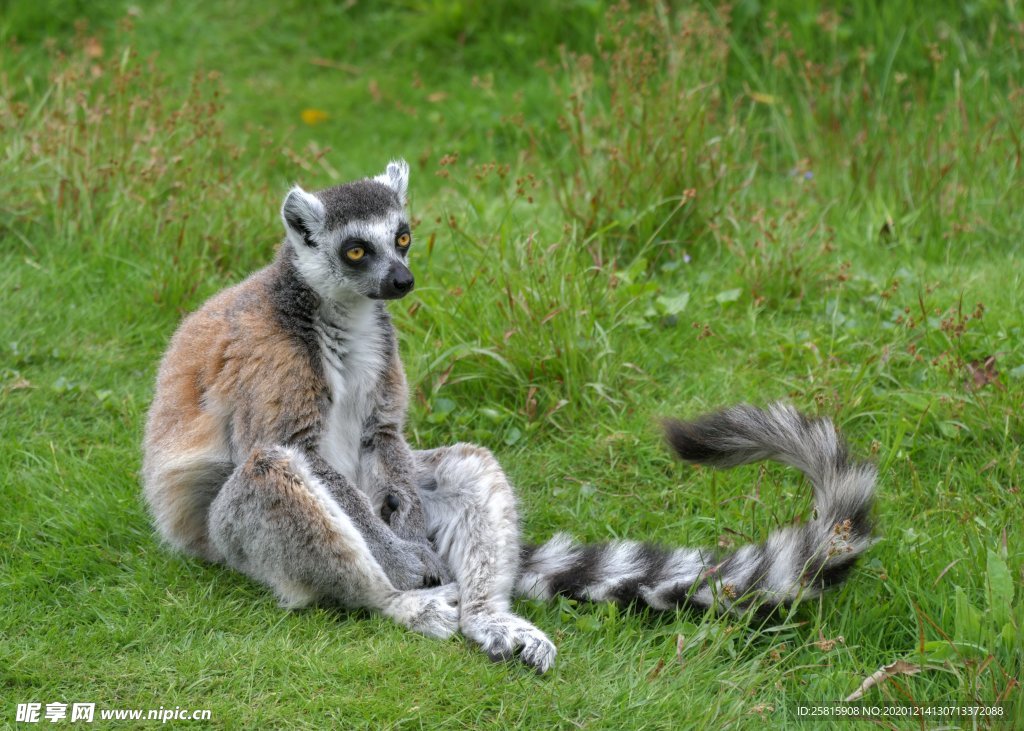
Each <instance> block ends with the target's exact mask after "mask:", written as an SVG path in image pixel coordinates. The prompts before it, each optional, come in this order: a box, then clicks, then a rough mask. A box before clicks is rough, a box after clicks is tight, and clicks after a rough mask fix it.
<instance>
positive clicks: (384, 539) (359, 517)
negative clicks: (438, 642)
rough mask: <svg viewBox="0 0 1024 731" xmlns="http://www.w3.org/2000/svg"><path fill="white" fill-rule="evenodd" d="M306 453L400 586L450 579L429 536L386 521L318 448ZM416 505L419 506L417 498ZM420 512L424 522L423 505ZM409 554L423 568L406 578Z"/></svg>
mask: <svg viewBox="0 0 1024 731" xmlns="http://www.w3.org/2000/svg"><path fill="white" fill-rule="evenodd" d="M303 454H304V456H305V457H306V460H307V462H308V464H309V467H310V470H311V471H312V473H313V475H314V476H315V477H316V478H317V479H318V480H319V481H320V482H321V483H323V484H324V485H325V486H326V487H327V489H328V490H329V491H330V493H331V497H333V498H334V499H335V500H336V501H337V503H338V505H339V506H341V508H342V510H344V511H345V514H346V515H347V516H348V517H349V519H350V520H351V521H352V522H353V523H354V524H355V526H356V528H358V529H359V532H360V533H361V534H362V535H363V539H364V540H365V541H366V544H367V546H368V547H369V549H370V553H372V554H373V557H374V558H375V559H377V563H379V564H380V565H381V568H383V569H384V572H385V573H386V574H387V575H388V576H389V577H390V578H391V580H392V582H393V583H395V585H396V586H398V588H403V589H409V588H417V587H418V586H421V585H426V586H432V585H436V584H442V583H446V582H448V581H450V580H451V579H450V576H449V571H448V569H447V567H446V566H445V565H444V563H443V562H442V561H441V559H440V558H439V557H438V556H437V554H436V553H435V552H434V550H433V549H432V548H431V547H430V545H429V544H428V543H427V541H426V538H423V539H421V540H417V539H409V538H407V537H406V536H403V535H402V534H400V533H398V532H397V531H395V530H393V527H394V526H393V525H392V526H389V525H388V524H387V523H385V521H384V520H382V519H381V517H379V515H378V513H377V512H376V511H375V510H374V508H373V503H371V501H370V498H369V496H367V495H366V494H365V493H363V492H362V491H361V490H359V489H358V488H357V487H356V486H355V485H353V484H352V483H351V482H349V481H348V479H346V478H345V476H344V475H342V474H341V473H339V472H338V471H337V470H335V469H334V468H333V467H331V466H330V465H329V464H328V463H327V461H326V460H325V459H323V457H321V456H320V454H319V453H318V452H317V451H316V450H304V452H303ZM410 459H411V454H410ZM403 499H404V498H403ZM416 505H417V506H419V500H418V498H417V500H416ZM418 514H419V517H420V521H421V524H422V515H423V514H422V508H420V510H419V513H418ZM410 554H411V555H412V556H413V557H415V559H417V560H418V561H419V562H421V563H422V569H421V570H420V571H419V572H416V573H419V576H418V577H415V576H414V577H413V578H412V579H411V580H406V579H405V578H404V573H407V571H408V568H407V566H408V564H409V562H410V558H409V555H410ZM410 581H411V584H410Z"/></svg>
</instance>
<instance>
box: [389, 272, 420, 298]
mask: <svg viewBox="0 0 1024 731" xmlns="http://www.w3.org/2000/svg"><path fill="white" fill-rule="evenodd" d="M415 283H416V280H415V279H414V278H413V276H412V272H410V271H409V270H408V269H406V270H405V271H400V272H398V273H397V274H395V278H394V279H393V280H392V284H394V285H395V289H397V290H398V291H399V292H408V291H409V290H410V289H412V285H413V284H415Z"/></svg>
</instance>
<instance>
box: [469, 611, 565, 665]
mask: <svg viewBox="0 0 1024 731" xmlns="http://www.w3.org/2000/svg"><path fill="white" fill-rule="evenodd" d="M459 624H460V627H461V629H462V634H464V635H465V636H466V637H468V638H470V639H471V640H473V641H474V642H476V643H477V644H479V645H480V646H481V647H482V648H483V650H484V652H486V653H487V656H488V657H489V658H491V660H494V661H495V662H502V661H505V660H510V659H512V658H513V657H516V656H518V657H519V660H520V661H521V662H523V663H524V664H526V665H529V666H530V667H531V668H533V669H534V670H536V671H537V672H538V673H539V674H541V675H543V674H544V673H546V672H547V671H548V670H549V669H550V668H551V666H552V665H553V664H554V662H555V655H556V654H558V650H556V649H555V646H554V645H553V644H552V642H551V640H549V639H548V638H547V635H545V634H544V633H543V632H541V631H540V630H539V629H537V628H536V627H534V626H533V625H532V624H530V623H529V622H527V621H526V620H525V619H522V618H521V617H517V616H516V615H514V614H511V613H509V612H494V613H487V614H472V615H470V616H465V615H464V616H463V617H462V619H461V621H460V622H459Z"/></svg>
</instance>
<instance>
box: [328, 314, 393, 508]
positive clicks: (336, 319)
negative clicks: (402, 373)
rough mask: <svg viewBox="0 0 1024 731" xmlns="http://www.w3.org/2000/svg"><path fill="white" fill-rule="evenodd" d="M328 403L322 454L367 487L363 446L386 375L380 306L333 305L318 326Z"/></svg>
mask: <svg viewBox="0 0 1024 731" xmlns="http://www.w3.org/2000/svg"><path fill="white" fill-rule="evenodd" d="M314 329H315V331H316V334H317V341H318V342H319V344H320V355H321V358H322V359H323V368H324V375H325V380H326V382H327V387H328V389H329V392H330V402H329V407H328V410H327V415H326V419H327V421H326V424H325V427H326V428H325V429H324V432H323V436H322V437H321V440H320V450H319V451H320V456H322V457H323V458H324V459H325V460H326V461H327V462H328V463H329V464H330V465H331V466H332V467H334V469H336V470H337V471H338V472H340V473H341V474H342V475H344V476H345V477H346V478H347V479H348V480H349V481H351V482H352V484H353V485H356V486H357V487H359V488H364V486H363V485H362V482H363V479H362V475H363V472H364V470H363V469H362V465H361V457H360V442H361V440H362V434H363V428H364V425H365V424H366V423H367V421H368V419H369V417H370V416H371V414H372V413H373V409H374V404H375V397H376V395H377V389H378V388H379V387H380V381H381V378H382V377H383V371H384V365H385V356H384V346H385V341H386V337H385V332H384V328H383V325H382V323H381V321H380V319H379V317H378V314H377V311H376V308H375V307H373V306H367V305H364V304H362V303H360V305H356V306H353V307H351V308H344V307H341V306H338V305H334V304H330V305H325V306H324V307H322V308H321V310H320V312H319V313H318V317H317V318H316V320H315V323H314Z"/></svg>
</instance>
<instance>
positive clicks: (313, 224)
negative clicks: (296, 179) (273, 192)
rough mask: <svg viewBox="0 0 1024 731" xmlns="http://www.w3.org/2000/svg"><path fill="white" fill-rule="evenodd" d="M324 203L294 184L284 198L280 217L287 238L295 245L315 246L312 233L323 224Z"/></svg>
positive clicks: (316, 231)
mask: <svg viewBox="0 0 1024 731" xmlns="http://www.w3.org/2000/svg"><path fill="white" fill-rule="evenodd" d="M324 215H325V212H324V204H323V203H321V202H320V199H319V198H317V197H316V196H315V195H313V194H312V193H307V192H306V191H304V190H303V189H302V188H300V187H299V186H297V185H296V186H295V187H294V188H292V189H291V190H290V191H288V195H287V196H286V197H285V199H284V205H283V206H281V218H282V219H284V230H285V234H286V235H287V236H288V240H289V241H291V242H292V244H293V245H295V246H300V245H302V246H312V247H315V246H316V240H315V239H314V238H313V234H315V233H318V232H319V231H320V229H321V228H323V225H324Z"/></svg>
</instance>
